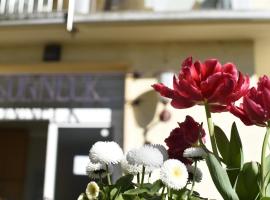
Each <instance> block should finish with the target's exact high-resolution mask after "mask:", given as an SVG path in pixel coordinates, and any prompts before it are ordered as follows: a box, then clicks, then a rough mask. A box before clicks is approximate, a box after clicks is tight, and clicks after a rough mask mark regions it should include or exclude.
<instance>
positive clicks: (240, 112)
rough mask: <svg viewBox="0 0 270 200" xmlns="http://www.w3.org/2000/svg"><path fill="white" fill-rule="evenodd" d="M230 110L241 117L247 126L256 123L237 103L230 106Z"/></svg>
mask: <svg viewBox="0 0 270 200" xmlns="http://www.w3.org/2000/svg"><path fill="white" fill-rule="evenodd" d="M229 111H230V112H231V113H232V114H233V115H234V116H236V117H238V118H240V120H241V121H242V122H243V123H244V124H245V125H247V126H251V125H254V123H253V122H252V121H251V120H250V119H249V118H248V115H247V114H246V113H245V111H244V110H243V109H242V108H240V107H237V106H235V105H232V106H230V107H229Z"/></svg>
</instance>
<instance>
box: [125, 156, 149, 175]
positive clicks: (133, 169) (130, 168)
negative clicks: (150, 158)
mask: <svg viewBox="0 0 270 200" xmlns="http://www.w3.org/2000/svg"><path fill="white" fill-rule="evenodd" d="M121 168H122V170H123V173H124V174H132V175H134V176H135V175H137V174H139V173H142V165H136V164H135V165H131V164H129V163H128V161H127V159H123V160H122V161H121ZM152 171H153V169H152V168H149V167H146V168H145V174H150V173H151V172H152Z"/></svg>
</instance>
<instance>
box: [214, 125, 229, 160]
mask: <svg viewBox="0 0 270 200" xmlns="http://www.w3.org/2000/svg"><path fill="white" fill-rule="evenodd" d="M215 135H216V142H217V147H218V150H219V153H220V155H221V157H222V158H223V160H224V162H225V163H226V161H227V160H228V151H229V146H230V142H229V140H228V138H227V136H226V134H225V133H224V132H223V130H222V129H221V128H220V127H218V126H215ZM226 164H227V163H226Z"/></svg>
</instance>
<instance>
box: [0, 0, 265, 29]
mask: <svg viewBox="0 0 270 200" xmlns="http://www.w3.org/2000/svg"><path fill="white" fill-rule="evenodd" d="M209 9H211V10H238V11H239V10H263V9H264V10H270V2H269V1H267V0H0V24H8V25H9V24H12V23H13V24H17V23H14V22H16V21H20V20H24V22H28V21H31V20H35V19H47V21H46V22H48V23H50V21H49V20H53V19H58V21H57V22H63V23H64V22H67V30H69V31H70V30H72V27H73V21H74V18H76V17H79V18H80V19H82V18H83V17H86V18H87V19H89V15H90V14H93V13H102V12H107V11H115V12H118V13H119V12H121V11H145V12H159V13H160V12H178V13H179V12H186V11H194V10H209ZM138 15H139V12H138ZM101 18H102V17H101ZM48 19H49V20H48ZM36 23H39V22H36ZM20 24H23V23H21V21H20Z"/></svg>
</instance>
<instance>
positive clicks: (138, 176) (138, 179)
mask: <svg viewBox="0 0 270 200" xmlns="http://www.w3.org/2000/svg"><path fill="white" fill-rule="evenodd" d="M137 183H138V186H139V184H140V173H138V174H137Z"/></svg>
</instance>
